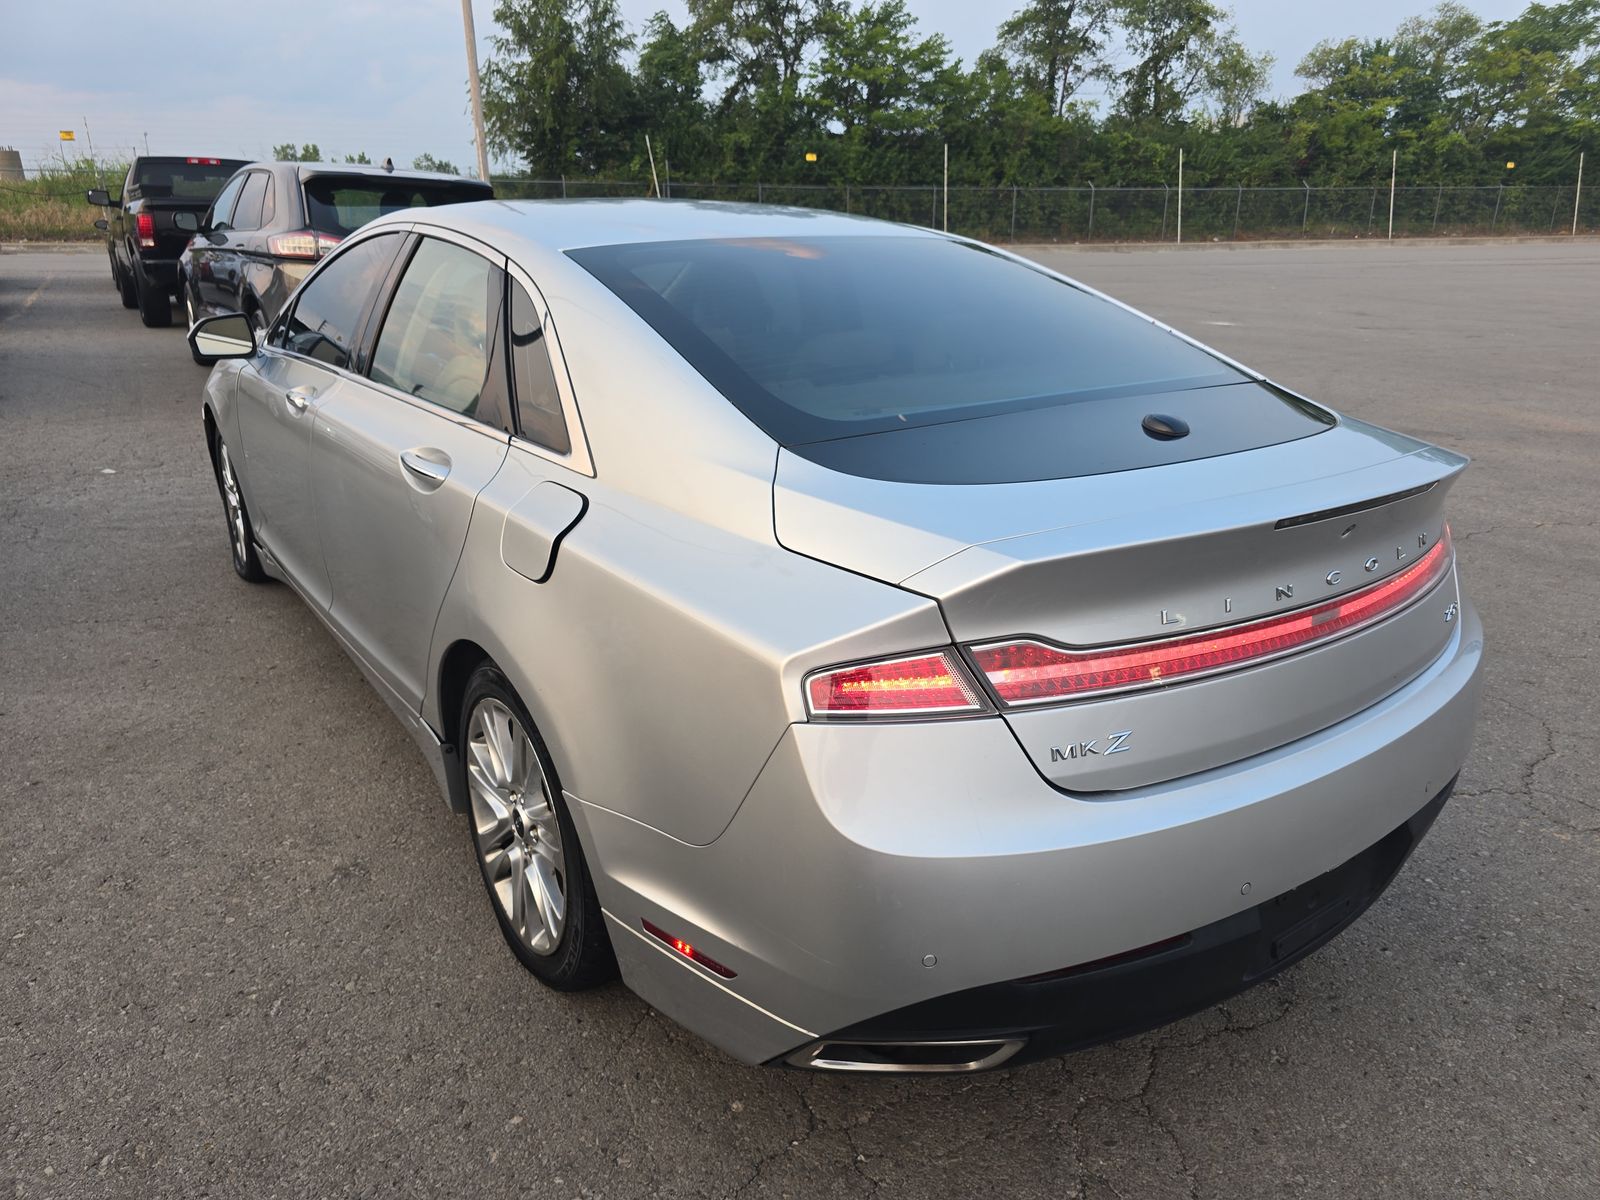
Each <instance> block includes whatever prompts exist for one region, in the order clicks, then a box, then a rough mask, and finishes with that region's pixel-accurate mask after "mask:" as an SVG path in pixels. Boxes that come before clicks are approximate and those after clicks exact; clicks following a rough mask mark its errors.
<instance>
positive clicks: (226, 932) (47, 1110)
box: [0, 241, 1600, 1200]
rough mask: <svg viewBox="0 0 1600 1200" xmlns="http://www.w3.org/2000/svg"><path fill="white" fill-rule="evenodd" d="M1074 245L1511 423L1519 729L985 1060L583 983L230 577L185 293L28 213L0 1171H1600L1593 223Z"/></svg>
mask: <svg viewBox="0 0 1600 1200" xmlns="http://www.w3.org/2000/svg"><path fill="white" fill-rule="evenodd" d="M1040 257H1041V258H1043V259H1044V260H1045V261H1047V262H1049V263H1050V264H1051V265H1054V266H1059V267H1062V268H1063V269H1065V270H1067V271H1069V272H1070V273H1073V274H1076V275H1078V276H1080V277H1081V278H1083V279H1085V280H1086V281H1088V282H1090V283H1093V284H1095V285H1096V286H1099V287H1101V288H1104V289H1105V290H1108V291H1110V292H1112V293H1113V294H1115V295H1117V296H1118V297H1120V298H1122V299H1125V300H1127V301H1129V302H1131V303H1133V304H1135V305H1138V306H1140V307H1143V308H1146V309H1148V310H1149V311H1151V312H1153V313H1155V314H1156V315H1158V316H1160V317H1162V318H1164V319H1167V320H1169V321H1171V322H1172V323H1173V324H1175V325H1177V326H1179V327H1180V328H1183V329H1186V330H1188V331H1190V332H1192V333H1194V334H1196V335H1197V336H1199V337H1201V338H1202V339H1205V340H1207V341H1210V342H1212V343H1213V344H1215V345H1217V346H1218V347H1219V348H1221V349H1223V350H1225V351H1227V352H1229V353H1231V354H1233V355H1235V356H1237V357H1239V358H1241V359H1243V360H1244V361H1246V362H1248V363H1251V364H1252V365H1255V366H1257V367H1260V368H1262V369H1264V370H1266V371H1267V372H1268V373H1269V374H1271V375H1273V376H1275V377H1276V378H1278V379H1280V380H1281V381H1283V382H1284V383H1286V384H1288V385H1290V386H1293V387H1295V388H1297V389H1299V390H1301V391H1304V392H1306V393H1308V394H1310V395H1312V396H1314V397H1317V398H1319V399H1322V400H1324V401H1326V402H1328V403H1330V404H1332V405H1333V406H1335V407H1337V408H1340V409H1342V410H1344V411H1345V412H1348V413H1350V414H1353V415H1356V416H1359V417H1363V418H1366V419H1369V420H1373V421H1377V422H1379V423H1382V424H1386V425H1391V426H1394V427H1396V428H1399V429H1402V430H1405V431H1407V432H1410V433H1414V434H1417V435H1419V436H1421V437H1424V438H1429V439H1432V440H1436V441H1439V442H1442V443H1444V444H1445V445H1448V446H1450V447H1452V448H1454V449H1457V450H1461V451H1463V452H1465V453H1468V454H1470V455H1472V456H1473V457H1474V459H1475V460H1476V462H1475V465H1474V466H1473V468H1472V469H1471V470H1470V471H1469V472H1468V474H1467V475H1466V477H1465V478H1464V479H1463V481H1462V482H1461V484H1460V485H1459V486H1458V488H1457V489H1456V491H1455V493H1454V496H1453V502H1452V519H1453V524H1454V527H1455V530H1456V538H1457V545H1458V548H1459V554H1460V559H1461V563H1462V576H1463V580H1464V584H1465V587H1466V588H1467V589H1468V591H1469V593H1470V595H1471V596H1472V598H1473V599H1474V601H1475V602H1476V603H1477V605H1478V606H1479V609H1480V611H1481V612H1482V615H1483V619H1484V623H1485V626H1486V628H1487V637H1488V639H1489V648H1490V659H1489V668H1488V679H1487V688H1486V699H1485V704H1484V709H1483V716H1482V723H1481V726H1480V729H1479V735H1478V741H1477V746H1476V749H1475V751H1474V753H1473V756H1472V758H1471V760H1470V762H1469V763H1468V765H1467V768H1466V770H1465V772H1464V774H1463V776H1462V779H1461V786H1460V788H1459V790H1458V791H1457V793H1456V796H1455V798H1454V799H1453V800H1452V801H1451V803H1450V804H1449V805H1448V806H1447V807H1446V808H1445V810H1444V813H1443V814H1442V816H1441V818H1440V820H1439V823H1438V824H1437V825H1436V826H1435V828H1434V831H1433V833H1432V834H1431V835H1430V836H1429V838H1428V839H1427V840H1426V841H1425V842H1424V843H1423V845H1422V847H1421V848H1420V850H1419V851H1418V852H1417V854H1416V856H1415V857H1414V858H1413V860H1412V861H1411V864H1410V865H1409V866H1408V868H1407V869H1406V871H1405V872H1404V873H1403V874H1402V876H1401V877H1400V879H1399V880H1398V881H1397V882H1396V884H1395V885H1394V887H1393V888H1392V889H1391V890H1390V891H1389V893H1388V894H1387V895H1386V896H1385V897H1384V898H1383V900H1381V901H1380V902H1379V904H1378V905H1377V906H1376V907H1375V908H1374V909H1373V910H1372V911H1371V912H1370V913H1368V914H1367V915H1366V917H1365V918H1363V920H1361V921H1360V922H1359V923H1358V924H1357V925H1356V926H1355V927H1354V928H1353V929H1352V930H1350V931H1349V932H1348V933H1346V934H1344V935H1343V936H1342V937H1341V938H1339V939H1338V940H1337V941H1336V942H1334V943H1333V944H1332V945H1331V946H1330V947H1328V948H1327V949H1326V950H1324V951H1323V952H1321V953H1320V954H1318V955H1316V956H1314V957H1313V958H1311V959H1310V960H1308V961H1306V962H1304V963H1302V964H1300V965H1299V966H1297V967H1295V968H1293V969H1292V970H1290V971H1289V972H1287V973H1286V974H1284V975H1283V976H1281V977H1279V978H1278V979H1277V980H1275V981H1273V982H1272V983H1269V984H1268V985H1266V986H1263V987H1261V988H1258V989H1256V990H1255V991H1254V992H1251V993H1247V994H1246V995H1244V996H1243V997H1240V998H1239V999H1237V1000H1236V1001H1234V1002H1231V1003H1229V1004H1227V1005H1226V1006H1224V1007H1221V1008H1218V1009H1215V1010H1212V1011H1210V1012H1207V1013H1204V1014H1202V1015H1200V1016H1197V1017H1194V1018H1191V1019H1190V1020H1187V1021H1184V1022H1182V1023H1180V1024H1178V1025H1175V1026H1172V1027H1170V1028H1167V1029H1165V1030H1161V1031H1158V1032H1156V1033H1153V1034H1149V1035H1146V1036H1142V1037H1139V1038H1135V1039H1133V1040H1130V1041H1127V1042H1124V1043H1121V1044H1117V1045H1113V1046H1109V1047H1104V1048H1101V1049H1098V1050H1094V1051H1090V1052H1086V1053H1082V1054H1079V1055H1076V1056H1074V1057H1071V1058H1067V1059H1062V1060H1058V1061H1054V1062H1047V1063H1042V1064H1038V1065H1034V1066H1029V1067H1024V1068H1021V1069H1018V1070H1016V1071H1014V1072H1009V1073H1002V1074H994V1075H987V1076H979V1077H971V1078H959V1077H956V1078H935V1079H912V1080H905V1079H901V1080H892V1081H883V1080H873V1079H860V1078H840V1077H832V1076H815V1075H801V1074H797V1073H780V1072H773V1071H762V1070H756V1069H751V1068H748V1067H744V1066H741V1065H739V1064H737V1063H735V1062H733V1061H731V1060H729V1059H726V1058H724V1057H723V1056H722V1055H720V1054H719V1053H718V1052H716V1051H714V1050H712V1049H710V1048H709V1047H707V1046H706V1045H704V1044H702V1043H701V1042H699V1041H698V1040H696V1039H695V1038H693V1037H691V1036H689V1035H687V1034H684V1033H682V1032H680V1031H679V1030H678V1029H677V1028H676V1027H674V1026H673V1025H671V1024H670V1023H668V1022H667V1021H665V1020H664V1019H662V1018H660V1017H658V1016H657V1015H655V1014H654V1013H653V1012H652V1011H651V1010H650V1009H649V1008H648V1007H647V1006H646V1005H644V1004H643V1003H642V1002H640V1001H639V1000H637V999H635V998H634V997H633V996H632V995H631V994H630V993H629V992H627V991H625V990H624V989H622V988H621V987H620V986H612V987H609V988H606V989H604V990H602V991H600V992H598V993H591V994H587V995H581V996H559V995H555V994H553V993H551V992H548V991H546V990H544V989H542V988H541V987H540V986H539V985H538V984H537V983H536V982H534V980H533V979H532V978H531V977H530V976H529V975H527V974H526V973H525V972H524V971H523V970H522V969H521V968H520V967H519V966H518V965H517V964H516V963H515V961H514V960H513V959H512V957H511V955H510V954H509V953H508V952H507V950H506V949H505V947H504V946H503V944H502V943H501V941H500V937H499V934H498V932H497V930H496V929H495V926H494V922H493V920H492V918H491V916H490V913H489V910H488V907H487V900H486V898H485V896H484V894H483V891H482V887H481V885H480V883H479V881H478V879H477V876H476V870H475V867H474V865H473V861H472V858H471V856H470V852H469V847H468V843H467V837H466V832H465V829H464V826H463V825H462V823H461V822H460V821H459V820H458V819H456V818H453V817H452V816H451V815H450V814H449V813H448V812H447V811H446V810H445V808H444V806H443V805H442V804H441V803H440V802H439V800H438V795H437V792H436V790H435V788H434V784H433V781H432V778H431V776H430V774H429V772H428V769H427V768H426V766H425V765H424V763H423V761H422V759H421V758H420V757H419V755H418V753H417V752H416V750H415V749H414V747H413V745H412V743H411V742H410V740H409V738H408V737H407V736H406V734H405V733H404V732H403V731H402V730H401V729H400V727H399V726H398V725H397V724H396V723H395V722H394V720H393V719H392V718H391V717H390V715H389V714H388V712H387V710H386V709H385V708H384V707H383V705H382V703H381V701H379V699H378V698H377V697H376V696H375V695H374V694H373V693H372V692H371V691H370V690H369V689H368V687H367V685H366V684H365V683H364V682H363V681H362V679H361V677H360V675H359V674H358V672H357V670H356V668H355V667H354V666H353V665H352V664H351V663H350V662H349V661H348V660H347V659H346V658H345V657H344V656H343V655H342V654H341V652H340V651H339V650H338V649H337V648H336V647H335V645H334V643H333V642H332V640H331V639H330V638H329V636H328V635H327V634H326V633H325V632H324V630H323V629H322V627H321V626H320V625H319V624H318V622H317V620H316V619H315V618H314V617H313V616H312V615H311V614H310V613H309V612H308V611H306V610H305V609H304V608H303V607H302V606H301V604H300V603H299V601H298V600H297V599H296V598H295V597H294V595H293V594H292V593H291V592H290V591H289V590H288V589H287V588H284V587H281V586H278V587H264V588H252V587H249V586H248V585H245V584H243V583H241V582H240V581H239V580H238V579H236V578H235V576H234V575H233V572H232V570H231V569H230V567H229V563H228V550H227V543H226V540H225V535H224V530H223V521H222V513H221V507H220V505H219V503H218V500H217V495H216V490H215V486H214V484H213V482H212V479H211V477H210V475H209V471H208V466H207V463H206V459H205V453H204V446H203V441H202V437H201V432H200V420H199V402H198V397H199V392H200V388H201V384H202V382H203V379H204V371H203V370H202V369H200V368H198V367H196V366H194V365H193V364H192V363H191V362H190V361H189V358H188V355H187V352H186V350H185V348H184V346H183V339H182V333H181V332H180V331H179V330H177V329H170V330H147V329H145V328H143V327H142V326H141V325H140V324H139V320H138V316H137V314H136V313H133V312H128V311H124V310H123V309H122V308H121V307H120V306H119V305H118V303H117V298H116V295H115V293H114V292H113V290H112V286H111V283H110V279H109V272H108V270H107V267H106V260H105V257H104V255H103V254H99V253H48V254H40V253H11V252H7V253H4V254H0V763H3V765H0V1131H3V1138H0V1188H3V1189H4V1192H3V1193H0V1194H6V1195H13V1194H14V1195H16V1196H19V1197H53V1196H68V1197H78V1196H85V1197H98V1196H127V1197H141V1198H144V1197H165V1196H173V1197H203V1196H204V1197H251V1198H263V1200H264V1198H266V1197H291V1196H292V1197H300V1196H315V1197H334V1196H408V1195H424V1194H439V1195H452V1196H468V1197H491V1196H513V1195H514V1196H538V1197H568V1196H572V1197H595V1198H598V1197H610V1198H620V1197H635V1196H685V1197H732V1196H793V1197H798V1198H802V1200H804V1198H810V1197H833V1196H842V1197H845V1196H863V1195H867V1194H869V1193H875V1192H882V1193H884V1194H887V1195H901V1196H906V1197H974V1196H1006V1197H1011V1196H1019V1197H1020V1196H1028V1197H1033V1196H1037V1197H1049V1198H1052V1200H1059V1198H1064V1197H1081V1198H1084V1200H1089V1198H1093V1200H1108V1198H1111V1197H1126V1198H1128V1200H1163V1198H1166V1197H1184V1198H1199V1197H1256V1196H1261V1197H1268V1196H1271V1197H1277V1196H1288V1195H1293V1196H1308V1197H1330V1198H1332V1197H1339V1198H1348V1197H1408V1198H1409V1197H1451V1198H1456V1197H1475V1196H1484V1197H1488V1196H1494V1197H1591V1196H1594V1195H1596V1194H1600V1085H1597V1082H1596V1074H1597V1072H1600V794H1597V789H1596V786H1595V782H1594V781H1595V779H1596V778H1597V776H1600V748H1597V746H1600V742H1597V739H1596V737H1595V721H1596V717H1597V714H1600V703H1597V701H1600V662H1597V656H1596V635H1595V629H1596V616H1595V611H1594V594H1595V586H1596V585H1595V581H1596V579H1597V578H1600V528H1597V520H1600V515H1597V510H1600V243H1595V242H1593V241H1591V242H1588V243H1582V244H1572V245H1567V244H1513V243H1506V244H1494V245H1422V246H1383V245H1358V246H1348V247H1329V248H1309V247H1308V248H1293V249H1276V248H1273V249H1240V250H1225V249H1218V250H1206V251H1196V252H1155V251H1141V252H1134V253H1114V252H1098V251H1097V252H1088V253H1082V252H1070V251H1050V252H1040ZM1089 916H1090V918H1091V919H1092V914H1089Z"/></svg>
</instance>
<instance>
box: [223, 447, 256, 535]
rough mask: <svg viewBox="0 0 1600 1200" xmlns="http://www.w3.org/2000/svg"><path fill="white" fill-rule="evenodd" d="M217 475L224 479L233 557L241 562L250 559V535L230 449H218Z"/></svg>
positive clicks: (224, 495) (224, 500) (224, 501)
mask: <svg viewBox="0 0 1600 1200" xmlns="http://www.w3.org/2000/svg"><path fill="white" fill-rule="evenodd" d="M217 473H218V474H219V475H220V476H221V478H222V503H223V506H224V507H226V508H227V510H228V536H229V537H230V538H231V539H232V541H233V555H234V558H236V559H237V560H238V561H239V562H248V561H249V558H250V535H249V534H248V533H247V532H246V530H245V521H244V501H243V500H242V499H240V497H239V481H238V479H236V478H235V477H234V474H233V460H232V459H231V458H229V457H228V447H227V446H226V445H221V446H218V447H217Z"/></svg>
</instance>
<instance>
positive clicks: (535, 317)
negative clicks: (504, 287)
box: [511, 280, 572, 454]
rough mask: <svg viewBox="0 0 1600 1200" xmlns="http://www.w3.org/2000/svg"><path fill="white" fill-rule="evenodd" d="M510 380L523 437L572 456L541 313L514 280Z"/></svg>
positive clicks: (570, 442) (512, 286) (570, 441)
mask: <svg viewBox="0 0 1600 1200" xmlns="http://www.w3.org/2000/svg"><path fill="white" fill-rule="evenodd" d="M511 377H512V380H513V386H514V388H515V391H516V396H517V419H518V421H519V423H520V424H521V428H522V436H523V437H525V438H527V439H528V440H529V441H530V442H536V443H537V444H539V445H541V446H544V447H546V448H548V449H550V450H554V451H555V452H556V453H557V454H569V453H571V451H572V437H571V435H570V434H568V432H567V418H566V416H565V414H563V413H562V411H561V393H560V392H558V391H557V390H556V373H555V370H554V368H553V367H552V365H551V363H550V348H549V345H548V344H547V342H546V341H545V336H544V327H543V325H541V324H540V322H539V310H538V308H536V307H535V306H534V303H533V300H532V298H531V297H530V296H529V295H528V293H527V292H526V291H524V290H523V287H522V285H521V284H520V283H518V282H517V281H516V280H512V281H511Z"/></svg>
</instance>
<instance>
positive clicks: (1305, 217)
mask: <svg viewBox="0 0 1600 1200" xmlns="http://www.w3.org/2000/svg"><path fill="white" fill-rule="evenodd" d="M1300 182H1301V184H1303V185H1304V186H1305V189H1306V207H1305V211H1303V212H1302V213H1301V214H1300V236H1301V237H1305V235H1306V223H1307V222H1308V221H1310V220H1311V185H1310V184H1309V183H1306V181H1305V180H1304V179H1302V180H1301V181H1300Z"/></svg>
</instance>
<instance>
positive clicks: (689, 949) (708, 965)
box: [639, 917, 738, 979]
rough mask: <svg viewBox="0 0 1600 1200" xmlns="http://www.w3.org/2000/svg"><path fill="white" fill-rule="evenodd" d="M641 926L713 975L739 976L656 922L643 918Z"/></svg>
mask: <svg viewBox="0 0 1600 1200" xmlns="http://www.w3.org/2000/svg"><path fill="white" fill-rule="evenodd" d="M639 924H641V925H643V926H644V931H645V932H646V933H648V934H649V935H650V936H651V937H653V938H659V939H660V940H661V941H663V942H665V943H666V944H667V945H669V946H671V947H672V948H673V949H674V950H676V951H677V952H678V953H679V954H681V955H683V956H684V957H685V958H687V959H688V960H689V961H690V962H697V963H699V964H700V965H701V966H702V967H704V968H705V969H706V970H708V971H710V972H711V973H712V974H713V975H721V976H722V977H723V978H724V979H732V978H733V977H734V976H735V975H737V974H738V972H736V971H730V970H728V968H727V967H725V966H723V965H722V964H721V963H719V962H718V961H717V960H716V959H714V958H711V957H710V956H709V955H707V954H706V953H705V952H704V951H702V950H696V949H695V948H694V947H693V946H691V945H690V944H689V943H688V942H686V941H684V940H683V939H682V938H677V937H673V936H672V935H671V934H670V933H668V932H667V931H666V930H665V929H663V928H661V926H659V925H657V924H656V923H655V922H654V921H647V920H645V919H644V918H643V917H640V918H639Z"/></svg>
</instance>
